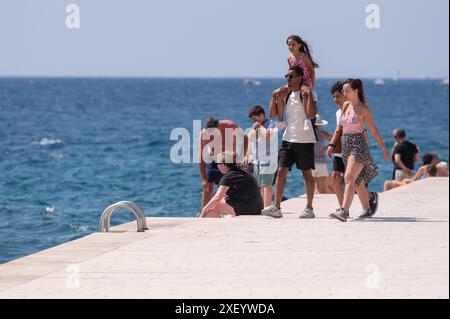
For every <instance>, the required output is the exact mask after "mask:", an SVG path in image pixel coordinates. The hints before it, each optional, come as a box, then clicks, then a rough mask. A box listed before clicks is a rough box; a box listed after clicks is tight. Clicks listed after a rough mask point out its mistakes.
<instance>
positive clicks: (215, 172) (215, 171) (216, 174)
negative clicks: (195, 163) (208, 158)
mask: <svg viewBox="0 0 450 319" xmlns="http://www.w3.org/2000/svg"><path fill="white" fill-rule="evenodd" d="M205 171H206V179H207V180H208V183H214V184H216V185H219V182H220V179H221V178H222V176H223V174H222V173H221V172H220V171H219V166H218V165H217V163H216V162H214V161H213V162H212V163H206V168H205Z"/></svg>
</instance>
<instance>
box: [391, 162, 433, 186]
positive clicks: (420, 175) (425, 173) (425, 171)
mask: <svg viewBox="0 0 450 319" xmlns="http://www.w3.org/2000/svg"><path fill="white" fill-rule="evenodd" d="M437 173H438V170H437V167H436V166H434V165H432V164H428V165H424V166H422V167H421V168H419V170H418V171H417V174H416V176H414V177H413V178H411V179H405V180H403V181H395V180H393V181H386V182H385V183H384V191H385V192H387V191H390V190H391V189H394V188H397V187H401V186H405V185H408V184H411V183H413V182H416V181H419V180H422V179H426V178H428V177H436V176H437Z"/></svg>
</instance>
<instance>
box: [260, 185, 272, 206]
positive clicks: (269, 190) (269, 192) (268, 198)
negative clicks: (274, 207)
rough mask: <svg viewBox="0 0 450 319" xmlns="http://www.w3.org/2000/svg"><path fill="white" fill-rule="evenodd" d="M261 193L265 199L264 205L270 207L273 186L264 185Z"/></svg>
mask: <svg viewBox="0 0 450 319" xmlns="http://www.w3.org/2000/svg"><path fill="white" fill-rule="evenodd" d="M261 194H262V198H263V201H264V207H269V206H270V203H271V202H272V196H273V190H272V186H269V185H264V186H262V187H261Z"/></svg>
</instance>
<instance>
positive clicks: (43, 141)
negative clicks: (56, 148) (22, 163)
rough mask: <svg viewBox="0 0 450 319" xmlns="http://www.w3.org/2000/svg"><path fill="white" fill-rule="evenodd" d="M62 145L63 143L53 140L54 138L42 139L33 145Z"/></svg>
mask: <svg viewBox="0 0 450 319" xmlns="http://www.w3.org/2000/svg"><path fill="white" fill-rule="evenodd" d="M61 143H62V142H61V140H60V139H53V138H46V137H44V138H43V139H41V140H40V141H39V142H33V144H39V145H42V146H47V145H55V144H61Z"/></svg>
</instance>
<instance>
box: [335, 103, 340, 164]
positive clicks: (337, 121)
mask: <svg viewBox="0 0 450 319" xmlns="http://www.w3.org/2000/svg"><path fill="white" fill-rule="evenodd" d="M341 114H342V110H341V109H339V110H337V111H336V127H337V126H338V125H339V122H340V121H341ZM334 156H336V157H342V153H336V154H334Z"/></svg>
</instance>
